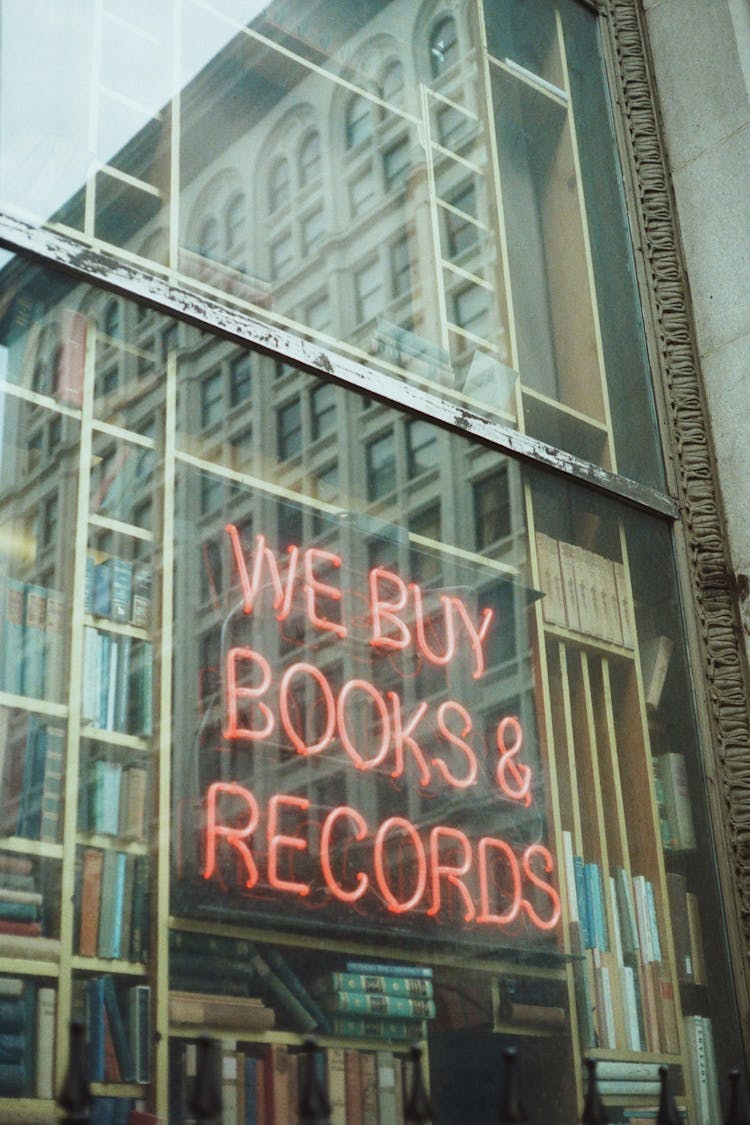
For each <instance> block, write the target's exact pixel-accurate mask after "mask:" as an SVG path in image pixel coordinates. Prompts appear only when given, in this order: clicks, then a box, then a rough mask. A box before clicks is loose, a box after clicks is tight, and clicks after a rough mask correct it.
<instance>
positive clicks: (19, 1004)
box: [0, 989, 27, 1033]
mask: <svg viewBox="0 0 750 1125" xmlns="http://www.w3.org/2000/svg"><path fill="white" fill-rule="evenodd" d="M26 991H27V990H26V989H24V994H23V995H22V996H17V997H13V998H10V997H7V998H4V999H2V1000H0V1031H2V1032H4V1033H5V1032H15V1031H23V1029H24V1027H25V1025H26V996H25V994H26Z"/></svg>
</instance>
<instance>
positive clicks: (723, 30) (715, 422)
mask: <svg viewBox="0 0 750 1125" xmlns="http://www.w3.org/2000/svg"><path fill="white" fill-rule="evenodd" d="M642 2H643V7H644V10H645V17H646V25H647V29H648V35H649V39H650V44H651V50H652V53H653V61H654V71H655V76H656V82H657V87H658V97H659V102H660V107H661V112H662V116H663V122H664V131H665V138H666V144H667V150H668V156H669V160H670V165H671V170H672V177H673V182H674V190H675V195H676V200H677V209H678V216H679V223H680V228H681V233H682V240H683V247H684V251H685V256H686V261H687V269H688V277H689V282H690V287H691V293H692V299H693V310H694V315H695V323H696V329H697V337H698V348H699V352H700V358H701V365H702V371H703V377H704V381H705V389H706V397H707V401H708V407H709V411H710V415H711V422H712V427H713V432H714V444H715V451H716V458H717V462H718V471H719V482H720V487H721V491H722V494H723V499H724V507H725V512H726V517H727V523H728V530H729V542H730V550H731V553H732V561H733V565H734V569H735V571H736V572H737V574H738V577H739V581H740V592H741V608H742V613H743V622H744V626H745V644H746V649H747V650H748V652H749V654H750V596H748V592H747V590H746V589H745V590H744V592H743V589H742V587H743V585H745V586H746V581H745V580H744V579H743V577H742V576H748V575H750V2H749V0H642Z"/></svg>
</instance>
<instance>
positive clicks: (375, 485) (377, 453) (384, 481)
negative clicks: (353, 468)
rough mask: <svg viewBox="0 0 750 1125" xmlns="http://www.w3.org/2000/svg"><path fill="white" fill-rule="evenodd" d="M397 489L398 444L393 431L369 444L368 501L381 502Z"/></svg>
mask: <svg viewBox="0 0 750 1125" xmlns="http://www.w3.org/2000/svg"><path fill="white" fill-rule="evenodd" d="M395 487H396V442H395V440H394V435H393V431H389V432H388V433H387V434H383V436H382V437H379V438H375V440H374V441H371V442H368V444H367V499H368V500H380V498H381V497H383V496H387V495H388V493H389V492H393V490H394V489H395Z"/></svg>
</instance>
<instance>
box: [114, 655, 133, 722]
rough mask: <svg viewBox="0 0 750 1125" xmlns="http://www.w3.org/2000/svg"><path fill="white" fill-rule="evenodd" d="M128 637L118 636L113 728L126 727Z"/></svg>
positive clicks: (128, 670) (128, 674)
mask: <svg viewBox="0 0 750 1125" xmlns="http://www.w3.org/2000/svg"><path fill="white" fill-rule="evenodd" d="M130 645H131V639H130V637H118V646H119V651H118V654H117V677H116V681H115V710H114V729H115V730H121V731H127V729H128V697H129V692H130Z"/></svg>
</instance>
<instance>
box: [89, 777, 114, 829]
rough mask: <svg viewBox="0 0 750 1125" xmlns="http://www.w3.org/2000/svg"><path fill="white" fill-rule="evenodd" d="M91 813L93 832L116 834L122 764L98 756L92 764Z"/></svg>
mask: <svg viewBox="0 0 750 1125" xmlns="http://www.w3.org/2000/svg"><path fill="white" fill-rule="evenodd" d="M91 775H92V777H91V813H90V817H89V825H90V827H91V830H92V831H93V832H101V833H103V834H105V835H107V836H116V835H117V830H118V825H119V809H120V784H121V780H122V765H121V764H120V763H119V762H108V761H106V760H105V759H103V758H98V759H97V760H96V761H95V762H93V763H92V766H91Z"/></svg>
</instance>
